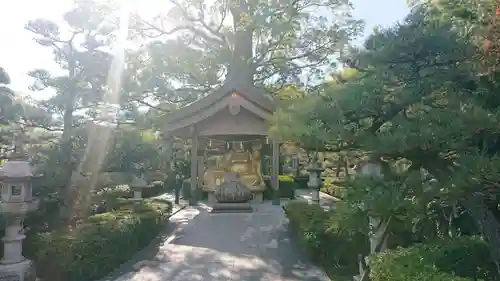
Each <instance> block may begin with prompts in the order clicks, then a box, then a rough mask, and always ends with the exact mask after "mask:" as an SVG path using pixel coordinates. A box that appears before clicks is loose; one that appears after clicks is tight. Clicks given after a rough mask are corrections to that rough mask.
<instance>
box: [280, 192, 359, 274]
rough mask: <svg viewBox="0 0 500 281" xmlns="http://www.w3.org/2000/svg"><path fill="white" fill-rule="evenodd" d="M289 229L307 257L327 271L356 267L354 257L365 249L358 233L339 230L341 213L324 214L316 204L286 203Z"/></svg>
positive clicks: (325, 212) (329, 212)
mask: <svg viewBox="0 0 500 281" xmlns="http://www.w3.org/2000/svg"><path fill="white" fill-rule="evenodd" d="M285 212H286V214H287V217H288V219H289V229H290V230H291V231H292V232H293V233H294V234H295V235H296V236H297V239H298V242H299V244H300V245H301V246H302V248H303V249H304V250H305V251H306V253H307V254H308V256H310V257H311V259H312V260H313V261H314V262H316V263H317V264H319V265H321V266H323V267H324V268H325V269H326V270H327V271H330V272H331V270H332V269H333V268H335V267H336V268H338V267H341V268H343V269H347V270H351V269H354V268H356V265H357V259H358V258H357V257H358V254H362V253H366V251H367V250H368V249H369V246H368V238H367V237H366V236H365V235H364V234H363V233H362V232H353V231H347V230H345V229H343V228H342V219H343V218H341V217H339V216H341V214H339V213H337V212H335V211H325V210H324V209H323V208H322V207H321V206H319V205H317V204H309V203H307V202H299V201H297V202H290V203H288V204H287V205H286V207H285Z"/></svg>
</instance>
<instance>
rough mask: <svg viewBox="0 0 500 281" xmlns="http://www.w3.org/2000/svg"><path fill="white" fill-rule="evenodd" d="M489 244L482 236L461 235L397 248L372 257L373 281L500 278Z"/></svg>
mask: <svg viewBox="0 0 500 281" xmlns="http://www.w3.org/2000/svg"><path fill="white" fill-rule="evenodd" d="M495 272H496V270H495V265H494V264H493V262H492V261H491V260H490V259H489V251H488V246H487V245H486V243H485V242H484V241H482V240H481V239H480V238H478V237H459V238H454V239H450V240H440V241H434V242H432V243H425V244H416V245H414V246H411V247H408V248H401V247H400V248H396V249H393V250H389V251H385V252H383V253H379V254H377V255H375V256H372V257H371V258H370V277H371V280H373V281H473V280H498V279H496V276H495V275H496V274H495Z"/></svg>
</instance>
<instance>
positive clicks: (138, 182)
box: [129, 176, 148, 201]
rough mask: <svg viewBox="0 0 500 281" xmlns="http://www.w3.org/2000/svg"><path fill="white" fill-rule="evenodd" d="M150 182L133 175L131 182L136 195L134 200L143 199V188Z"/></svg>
mask: <svg viewBox="0 0 500 281" xmlns="http://www.w3.org/2000/svg"><path fill="white" fill-rule="evenodd" d="M147 184H148V183H147V182H146V181H145V180H144V179H143V178H142V176H141V177H140V178H138V177H136V176H133V178H132V182H131V183H130V184H129V186H130V188H131V189H132V191H134V197H133V198H131V200H132V201H141V200H142V189H143V188H144V187H146V185H147Z"/></svg>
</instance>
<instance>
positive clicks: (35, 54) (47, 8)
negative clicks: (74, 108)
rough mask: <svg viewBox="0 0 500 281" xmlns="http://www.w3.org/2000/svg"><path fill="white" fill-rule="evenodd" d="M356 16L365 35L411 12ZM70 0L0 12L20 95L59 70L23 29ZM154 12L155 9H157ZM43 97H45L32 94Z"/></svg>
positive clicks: (400, 5) (372, 8) (397, 1)
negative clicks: (35, 73)
mask: <svg viewBox="0 0 500 281" xmlns="http://www.w3.org/2000/svg"><path fill="white" fill-rule="evenodd" d="M351 1H352V3H353V5H354V7H355V12H354V16H355V17H356V18H359V19H363V20H365V22H366V29H365V34H369V33H370V32H371V31H372V29H373V27H374V26H376V25H381V26H390V25H392V24H394V23H395V22H397V21H398V20H401V19H403V18H404V17H405V16H406V15H407V14H408V12H409V8H408V7H407V6H406V0H351ZM70 3H71V2H70V0H48V1H40V0H15V1H10V3H9V5H3V6H2V9H0V38H2V39H3V40H2V46H1V48H0V49H1V52H0V66H2V67H4V68H5V70H6V71H7V73H9V75H10V77H11V80H12V85H11V88H12V89H14V90H15V91H19V92H21V93H26V94H31V93H29V90H28V86H29V85H31V83H32V80H31V79H30V78H29V77H28V76H27V72H28V71H30V70H32V69H34V68H38V67H40V68H49V69H51V68H56V66H55V63H54V62H53V61H52V54H51V53H50V51H48V50H46V49H44V48H43V47H41V46H39V45H37V44H36V43H35V42H34V41H33V40H32V36H31V34H30V33H29V32H28V31H26V30H25V29H24V26H25V24H26V23H27V22H28V21H29V20H32V19H36V18H47V19H56V20H57V19H60V17H61V14H62V13H63V12H64V11H65V10H66V9H67V7H68V5H69V4H70ZM152 9H155V8H154V7H153V8H152ZM31 95H33V97H34V98H37V96H36V95H43V93H33V94H31Z"/></svg>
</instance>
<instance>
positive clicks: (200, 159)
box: [197, 150, 205, 199]
mask: <svg viewBox="0 0 500 281" xmlns="http://www.w3.org/2000/svg"><path fill="white" fill-rule="evenodd" d="M197 164H198V167H197V171H198V186H197V188H198V191H199V194H200V195H201V189H202V185H203V176H204V175H205V156H204V155H203V151H200V150H199V151H198V161H197ZM200 199H201V198H200Z"/></svg>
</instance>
